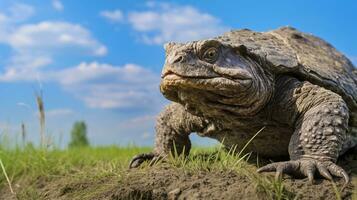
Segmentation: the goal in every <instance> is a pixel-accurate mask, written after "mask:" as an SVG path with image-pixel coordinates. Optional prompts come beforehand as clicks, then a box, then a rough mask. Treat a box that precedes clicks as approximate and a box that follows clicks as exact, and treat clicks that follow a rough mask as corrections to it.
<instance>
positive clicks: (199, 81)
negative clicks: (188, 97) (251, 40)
mask: <svg viewBox="0 0 357 200" xmlns="http://www.w3.org/2000/svg"><path fill="white" fill-rule="evenodd" d="M161 77H162V79H161V83H160V89H161V92H162V93H176V92H178V91H180V90H186V89H191V90H199V91H207V92H211V93H215V94H219V95H222V96H225V97H237V96H241V95H243V94H244V93H246V92H247V91H249V90H250V88H251V87H252V85H253V79H251V78H246V77H244V78H243V77H242V79H240V78H231V77H225V76H220V75H217V76H192V75H191V76H183V75H181V74H177V73H175V72H173V71H170V70H168V71H166V72H165V73H164V74H163V75H162V76H161Z"/></svg>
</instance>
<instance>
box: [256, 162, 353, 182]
mask: <svg viewBox="0 0 357 200" xmlns="http://www.w3.org/2000/svg"><path fill="white" fill-rule="evenodd" d="M274 171H275V172H276V174H275V178H276V179H281V178H282V176H283V174H302V175H304V176H305V177H307V178H308V180H309V182H310V183H313V182H314V175H315V172H316V171H318V172H319V174H320V175H321V176H323V177H324V178H326V179H327V180H333V179H332V176H331V175H333V176H337V177H341V178H343V179H344V180H345V184H348V183H349V182H350V178H349V176H348V174H347V172H346V171H345V170H344V169H342V168H341V167H340V166H338V165H336V164H335V163H333V162H331V161H318V160H314V159H299V160H291V161H285V162H276V163H271V164H268V165H266V166H264V167H261V168H259V169H258V170H257V172H258V173H261V172H274Z"/></svg>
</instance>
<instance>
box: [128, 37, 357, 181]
mask: <svg viewBox="0 0 357 200" xmlns="http://www.w3.org/2000/svg"><path fill="white" fill-rule="evenodd" d="M165 49H166V62H165V66H164V68H163V71H162V81H161V84H160V90H161V92H162V94H163V95H164V96H165V97H166V98H167V99H169V100H171V101H173V102H174V103H172V104H170V105H168V106H167V107H166V108H165V110H164V111H163V112H162V113H161V115H160V116H159V117H158V121H157V126H156V143H155V148H154V151H153V152H152V153H149V154H140V155H137V156H135V157H134V158H133V160H132V162H131V163H130V167H138V166H139V165H140V164H141V163H142V162H144V161H146V160H157V159H160V158H163V157H165V156H166V155H168V154H170V153H171V152H173V151H174V150H175V149H176V151H177V152H178V153H185V154H188V153H189V150H190V147H191V144H190V140H189V134H190V133H192V132H196V133H198V134H199V135H200V136H204V137H210V138H214V139H217V140H218V141H220V142H222V143H223V144H224V145H225V146H226V147H227V148H230V147H234V146H237V147H238V148H242V147H243V146H244V145H245V144H246V143H247V141H248V140H249V139H251V137H252V136H253V135H254V134H255V133H256V132H257V131H259V130H260V129H262V128H263V127H264V129H263V130H262V132H260V133H259V135H258V136H257V137H256V138H255V139H254V140H253V142H252V143H251V144H250V145H249V146H248V148H247V151H252V152H256V153H258V154H259V155H261V156H265V157H271V158H275V157H284V156H289V157H290V160H289V161H284V162H276V163H271V164H268V165H266V166H264V167H262V168H260V169H258V172H269V171H275V172H276V177H277V178H281V177H282V175H283V174H284V173H286V174H300V175H303V176H306V177H308V180H309V181H310V182H312V181H313V179H314V177H315V175H316V174H320V175H321V176H322V177H324V178H326V179H329V180H332V177H333V176H337V177H342V178H344V179H345V181H346V182H349V176H348V174H347V173H346V171H345V170H344V169H342V168H341V167H339V166H338V165H336V164H335V162H336V160H337V158H338V156H339V155H341V154H343V153H344V152H346V151H347V150H348V149H349V148H352V147H353V146H355V141H356V138H354V137H353V136H352V135H350V134H348V128H349V127H348V122H349V115H350V112H349V108H348V106H347V105H346V102H345V101H344V99H343V98H342V97H341V96H340V95H339V94H337V93H334V92H332V91H330V90H328V89H325V88H323V87H321V86H318V85H314V84H312V83H310V82H308V81H301V80H299V79H297V78H296V77H294V76H292V75H289V74H277V73H276V72H274V71H273V70H271V68H270V67H269V63H268V62H266V61H265V60H264V59H259V58H257V57H255V56H254V55H251V54H250V53H249V52H247V50H246V49H245V47H244V46H241V47H231V46H229V45H225V44H222V43H220V42H219V41H217V40H204V41H197V42H189V43H186V44H175V43H169V44H167V45H166V46H165Z"/></svg>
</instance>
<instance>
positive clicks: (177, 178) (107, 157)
mask: <svg viewBox="0 0 357 200" xmlns="http://www.w3.org/2000/svg"><path fill="white" fill-rule="evenodd" d="M149 151H150V148H138V147H134V146H132V147H123V148H121V147H114V146H112V147H95V148H94V147H88V148H77V149H76V148H75V149H68V150H56V149H53V150H41V149H38V148H33V147H31V146H29V147H26V148H12V149H11V150H7V149H4V148H2V149H1V148H0V159H1V161H2V164H3V166H4V169H3V170H1V173H0V199H157V198H158V199H160V198H162V199H166V198H169V197H170V195H171V197H172V195H183V196H184V195H186V196H189V197H192V195H193V194H198V193H199V192H198V191H203V192H201V194H200V195H201V196H196V198H194V196H193V199H204V195H205V194H206V193H209V192H211V193H213V192H214V193H218V195H224V194H226V193H224V192H227V195H228V194H229V193H232V195H233V196H231V197H234V195H238V194H240V193H242V192H243V191H248V192H246V194H245V193H244V195H246V196H244V197H247V198H248V199H249V198H250V197H251V199H254V198H262V199H300V198H301V197H303V196H304V195H306V194H305V193H306V192H307V191H306V190H309V191H310V192H311V190H319V189H320V190H321V191H323V190H324V191H325V193H321V195H327V196H326V197H333V198H335V199H344V198H352V195H351V194H350V191H347V192H346V191H342V190H341V184H339V183H336V184H334V183H331V182H328V181H322V180H321V181H320V182H318V184H316V185H313V186H309V185H307V183H306V180H297V181H295V180H294V179H287V180H283V182H281V181H275V180H274V179H273V178H272V177H273V176H272V175H260V174H257V173H255V170H256V165H255V164H252V163H248V162H246V161H245V160H246V159H247V157H248V155H247V154H246V155H237V154H236V153H235V156H232V153H230V152H228V153H227V152H224V151H221V150H220V148H219V147H215V148H213V147H212V148H194V149H193V150H192V153H191V154H190V157H189V158H188V159H185V158H183V157H181V156H176V157H175V158H174V157H173V156H172V157H170V158H168V161H167V162H165V163H155V164H154V166H151V167H149V166H147V165H144V166H143V167H141V168H140V169H135V170H128V163H129V160H130V159H131V158H132V156H134V155H136V154H138V153H142V152H149ZM6 177H8V179H7V178H6ZM354 181H355V180H354ZM227 188H228V189H227ZM230 188H231V189H230ZM11 189H12V190H13V192H11ZM221 190H222V191H221ZM350 190H351V189H350ZM352 190H353V189H352ZM175 192H176V193H175ZM220 193H221V194H220ZM252 195H253V196H252ZM301 195H302V196H301ZM331 195H332V196H331ZM200 197H202V198H200ZM211 197H214V196H211ZM218 197H219V196H218ZM354 198H356V197H354Z"/></svg>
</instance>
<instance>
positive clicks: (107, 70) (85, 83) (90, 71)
mask: <svg viewBox="0 0 357 200" xmlns="http://www.w3.org/2000/svg"><path fill="white" fill-rule="evenodd" d="M56 76H57V77H56V79H57V81H58V82H59V83H60V84H61V85H62V87H63V88H64V89H65V90H66V91H68V92H70V93H72V94H73V95H74V96H76V97H77V98H79V99H81V100H82V101H84V102H85V104H86V105H87V106H89V107H92V108H127V107H136V108H143V107H150V106H152V107H155V106H156V105H157V104H159V102H158V99H160V98H158V97H159V92H158V91H159V89H158V88H157V87H158V84H159V75H157V74H154V73H153V72H151V71H149V70H146V69H144V68H143V67H141V66H138V65H134V64H126V65H124V66H121V67H118V66H112V65H109V64H101V63H97V62H92V63H81V64H79V65H78V66H76V67H72V68H68V69H65V70H62V71H59V72H56Z"/></svg>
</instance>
